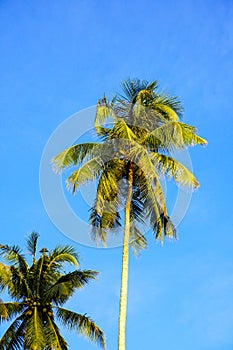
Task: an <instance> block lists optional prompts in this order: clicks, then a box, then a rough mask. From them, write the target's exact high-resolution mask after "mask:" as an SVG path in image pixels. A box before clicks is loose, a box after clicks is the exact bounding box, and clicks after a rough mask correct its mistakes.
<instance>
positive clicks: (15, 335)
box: [0, 315, 25, 350]
mask: <svg viewBox="0 0 233 350" xmlns="http://www.w3.org/2000/svg"><path fill="white" fill-rule="evenodd" d="M24 327H25V322H24V321H22V316H21V315H20V316H19V317H17V318H16V319H15V320H14V321H13V322H12V324H11V325H10V326H9V327H8V328H7V330H6V332H5V333H4V334H3V336H2V338H1V339H0V349H1V350H9V349H11V350H19V349H22V346H23V344H24V334H23V330H24Z"/></svg>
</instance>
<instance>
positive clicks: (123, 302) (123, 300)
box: [118, 168, 133, 350]
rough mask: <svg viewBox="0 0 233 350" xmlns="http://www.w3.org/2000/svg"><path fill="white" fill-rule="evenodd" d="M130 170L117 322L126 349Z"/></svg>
mask: <svg viewBox="0 0 233 350" xmlns="http://www.w3.org/2000/svg"><path fill="white" fill-rule="evenodd" d="M132 180H133V175H132V170H131V168H129V173H128V193H127V198H126V204H125V222H124V241H123V249H122V275H121V294H120V314H119V323H118V350H125V349H126V342H125V331H126V314H127V297H128V270H129V237H130V203H131V198H132Z"/></svg>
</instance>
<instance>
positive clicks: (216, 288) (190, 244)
mask: <svg viewBox="0 0 233 350" xmlns="http://www.w3.org/2000/svg"><path fill="white" fill-rule="evenodd" d="M232 18H233V1H232V0H221V1H220V0H177V1H172V0H169V1H163V2H162V1H152V0H145V1H143V2H142V1H138V0H135V1H132V0H128V1H121V0H120V1H106V0H100V1H94V0H92V1H91V0H87V1H84V0H83V1H81V0H79V1H74V0H70V1H62V0H57V1H51V0H49V1H45V0H41V1H29V0H28V1H27V0H24V1H19V0H14V1H10V0H1V1H0V45H1V55H0V70H1V80H0V85H1V87H0V89H1V93H0V95H1V103H0V116H1V119H0V120H1V121H0V123H1V128H0V139H1V181H0V191H1V211H0V216H1V233H0V241H1V243H7V244H20V245H23V244H24V237H25V236H26V235H27V234H28V233H29V232H30V231H31V230H36V231H38V232H39V233H40V235H41V238H40V244H41V246H46V247H48V248H53V247H54V245H55V244H58V243H61V244H73V245H74V246H75V247H76V248H77V250H78V251H79V252H80V255H81V267H82V268H92V269H96V270H98V271H101V275H100V276H99V278H98V281H97V282H92V283H90V285H88V286H87V287H86V288H85V289H83V290H82V291H80V292H79V293H77V294H76V296H75V297H74V298H73V300H72V301H71V302H70V303H69V304H68V307H70V308H73V309H74V310H77V311H79V312H83V313H85V312H86V313H87V314H88V315H90V316H91V317H92V318H93V319H94V320H95V321H96V323H97V324H98V325H100V326H101V327H102V328H103V330H104V331H105V333H106V338H107V345H108V349H109V350H116V349H117V318H118V300H119V288H120V271H121V249H120V248H115V249H106V250H103V249H94V248H88V247H84V246H81V245H79V244H77V243H75V242H72V241H70V240H69V239H68V238H67V237H66V236H64V235H63V234H62V233H61V232H59V231H58V230H57V229H56V227H55V226H54V225H53V224H52V223H51V221H50V219H49V217H48V216H47V214H46V211H45V209H44V207H43V204H42V200H41V197H40V189H39V164H40V159H41V155H42V152H43V149H44V146H45V144H46V142H47V140H48V138H49V136H50V135H51V133H52V132H53V131H54V129H55V128H56V127H57V126H58V125H59V124H60V123H61V122H62V121H64V120H65V119H66V118H68V117H69V116H71V115H72V114H74V113H75V112H77V111H79V110H81V109H83V108H86V107H89V106H92V105H94V104H95V103H96V101H97V99H98V98H99V97H100V96H102V94H103V92H105V93H106V94H107V95H112V94H113V93H115V92H116V91H119V90H120V88H119V82H120V81H121V80H122V79H124V78H127V77H128V76H130V77H138V78H141V79H147V80H155V79H158V80H159V81H160V82H161V87H163V88H166V90H167V91H168V92H170V93H171V94H175V95H178V96H179V97H180V98H181V100H182V102H183V104H184V107H185V117H184V121H185V122H187V123H189V124H194V125H196V126H197V127H198V131H199V134H200V135H201V136H203V137H205V138H206V139H207V140H208V142H209V144H208V147H206V148H201V147H199V148H198V147H196V148H195V149H192V150H191V152H190V154H191V157H192V162H193V167H194V172H195V174H196V176H197V177H198V180H199V181H200V183H201V187H200V189H199V190H198V191H197V192H195V193H194V195H193V198H192V202H191V205H190V207H189V210H188V212H187V214H186V216H185V218H184V220H183V221H182V223H181V224H180V225H179V228H178V229H179V240H178V241H176V242H172V243H171V242H166V243H165V245H164V246H161V245H160V244H158V243H155V242H154V239H153V236H152V234H151V235H149V236H148V240H149V247H148V249H147V250H146V251H144V252H142V253H141V256H140V257H139V258H135V257H134V256H133V255H132V256H130V278H129V307H128V320H127V345H128V347H127V348H128V349H136V350H137V349H141V348H145V349H158V350H167V349H170V350H176V349H180V350H186V349H188V350H194V349H195V350H196V349H199V350H230V349H232V348H233V332H232V329H233V274H232V271H233V259H232V250H233V235H232V222H231V220H232V215H231V214H232V205H231V204H232V169H231V166H232V137H233V131H232V130H233V128H232V85H233V82H232V73H233V52H232V49H233V21H232ZM54 205H56V201H55V202H54ZM64 334H65V335H66V336H67V339H68V341H69V344H70V350H76V349H82V350H91V349H97V347H96V346H95V345H92V344H91V343H89V342H88V341H86V340H85V339H84V338H82V337H77V336H76V335H75V334H72V335H71V334H68V333H66V332H64Z"/></svg>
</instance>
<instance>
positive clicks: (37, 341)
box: [0, 232, 105, 350]
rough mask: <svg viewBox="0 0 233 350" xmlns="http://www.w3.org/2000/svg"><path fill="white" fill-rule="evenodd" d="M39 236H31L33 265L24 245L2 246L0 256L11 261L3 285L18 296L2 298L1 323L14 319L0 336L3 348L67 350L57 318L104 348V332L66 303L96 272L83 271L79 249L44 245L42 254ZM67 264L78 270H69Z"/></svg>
mask: <svg viewBox="0 0 233 350" xmlns="http://www.w3.org/2000/svg"><path fill="white" fill-rule="evenodd" d="M38 237H39V235H38V234H37V233H35V232H33V233H31V234H30V235H29V238H28V239H27V249H28V252H29V253H30V254H31V255H32V264H31V266H30V265H29V264H28V262H27V260H26V259H25V256H24V254H23V253H22V251H21V249H20V247H19V246H16V245H15V246H8V245H0V254H1V256H2V258H3V260H5V261H6V262H7V263H8V264H5V263H2V262H1V263H0V289H1V291H3V290H4V289H6V290H7V292H8V294H9V296H10V297H11V298H12V299H13V301H11V302H3V301H1V302H0V322H3V321H10V320H12V319H13V322H12V323H11V324H10V326H9V328H8V329H7V330H6V332H5V333H4V334H3V336H2V338H1V339H0V348H1V349H2V350H6V349H7V350H8V349H11V350H14V349H29V350H45V349H46V350H49V349H50V350H53V349H54V350H55V349H60V350H67V349H68V343H67V342H66V340H65V339H64V338H63V337H62V335H61V333H60V329H59V327H58V325H57V323H56V322H55V321H56V319H57V320H58V321H60V323H61V324H62V325H63V326H65V327H67V328H68V329H69V330H76V331H77V332H78V333H80V334H82V335H84V336H85V337H87V338H88V339H90V340H91V341H94V342H96V343H98V344H99V345H100V346H101V347H102V348H105V341H104V334H103V332H102V330H101V329H100V328H99V327H97V326H96V324H95V323H94V322H93V321H92V320H91V319H90V318H89V317H87V316H86V315H81V314H79V313H76V312H74V311H70V310H67V309H65V308H63V307H62V306H63V305H64V304H65V303H66V301H68V299H69V298H70V297H71V296H72V295H73V294H74V292H75V291H76V290H77V289H79V288H82V287H83V286H84V285H85V284H86V283H88V282H89V280H90V279H95V277H96V275H97V272H96V271H92V270H80V269H79V268H78V267H79V262H78V253H77V252H76V251H75V249H74V248H73V247H71V246H68V245H66V246H57V247H56V248H55V249H53V250H51V251H48V250H47V249H46V248H43V249H41V250H40V256H39V257H38V258H37V257H36V255H37V254H36V253H37V251H36V250H37V249H36V248H37V240H38ZM67 263H68V264H70V265H72V266H75V268H76V269H75V270H74V271H72V272H68V273H65V272H64V264H67Z"/></svg>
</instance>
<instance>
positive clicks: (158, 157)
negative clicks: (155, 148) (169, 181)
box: [151, 153, 199, 188]
mask: <svg viewBox="0 0 233 350" xmlns="http://www.w3.org/2000/svg"><path fill="white" fill-rule="evenodd" d="M151 158H152V159H153V163H154V164H155V166H156V167H157V169H158V171H159V172H160V173H161V174H164V175H167V176H168V177H173V178H174V180H175V181H176V182H177V183H178V184H181V185H182V186H190V187H192V188H197V187H199V183H198V181H197V179H196V178H195V176H194V175H193V174H192V172H191V171H190V170H189V169H187V168H186V167H185V166H184V165H183V164H182V163H180V162H178V161H177V160H176V159H174V158H172V157H169V156H166V155H164V154H159V153H151Z"/></svg>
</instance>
